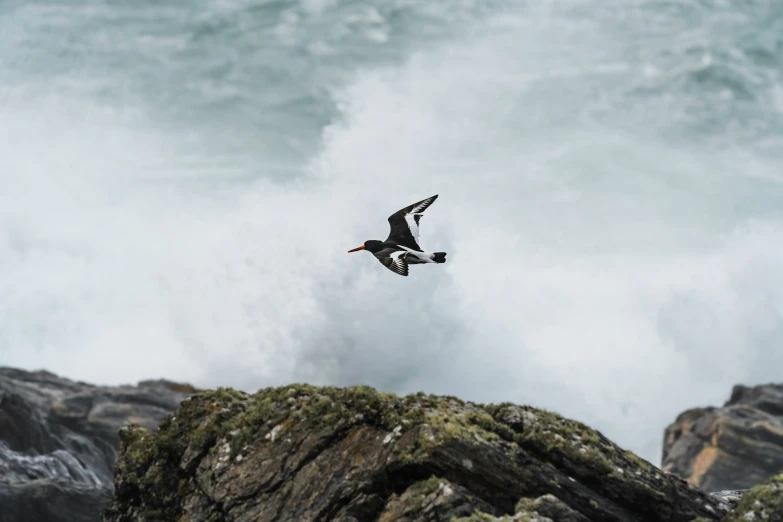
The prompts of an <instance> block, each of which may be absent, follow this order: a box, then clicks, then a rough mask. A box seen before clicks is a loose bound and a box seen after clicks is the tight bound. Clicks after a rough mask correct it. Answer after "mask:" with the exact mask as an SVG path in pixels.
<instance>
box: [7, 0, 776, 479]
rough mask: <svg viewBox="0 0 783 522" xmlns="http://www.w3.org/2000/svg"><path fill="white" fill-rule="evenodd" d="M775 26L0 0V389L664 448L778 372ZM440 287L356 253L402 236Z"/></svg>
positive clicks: (490, 9)
mask: <svg viewBox="0 0 783 522" xmlns="http://www.w3.org/2000/svg"><path fill="white" fill-rule="evenodd" d="M782 182H783V3H781V2H780V1H778V0H741V1H740V0H731V1H729V0H677V1H674V0H657V1H651V0H650V1H643V0H622V1H619V0H617V1H616V0H600V1H599V0H592V1H588V0H559V1H555V0H530V1H525V0H517V1H513V2H512V1H496V0H450V1H442V0H429V1H427V2H423V1H414V0H372V1H348V0H285V1H283V0H279V1H264V0H189V1H184V0H155V1H152V0H139V1H136V2H121V1H118V0H26V1H19V0H4V1H3V2H1V3H0V365H6V366H16V367H22V368H27V369H38V368H45V369H47V370H50V371H53V372H55V373H58V374H62V375H65V376H68V377H71V378H74V379H81V380H86V381H89V382H96V383H128V382H135V381H137V380H139V379H146V378H156V377H165V378H169V379H175V380H184V381H189V382H192V383H194V384H197V385H199V386H235V387H239V388H242V389H245V390H248V391H253V390H255V389H258V388H260V387H264V386H269V385H278V384H284V383H290V382H302V381H307V382H310V383H315V384H334V385H349V384H357V383H364V384H369V385H372V386H376V387H378V388H380V389H383V390H385V391H390V392H396V393H408V392H415V391H419V390H422V391H425V392H432V393H448V394H453V395H458V396H460V397H463V398H465V399H470V400H475V401H481V402H500V401H513V402H517V403H524V404H532V405H535V406H539V407H543V408H547V409H551V410H555V411H558V412H560V413H562V414H564V415H567V416H570V417H573V418H577V419H579V420H582V421H584V422H587V423H588V424H590V425H592V426H594V427H596V428H598V429H600V430H601V431H603V432H604V433H605V434H606V435H607V436H609V437H610V438H612V439H614V440H615V441H617V442H618V443H619V444H620V445H622V446H623V447H625V448H628V449H631V450H633V451H635V452H637V453H639V454H640V455H642V456H643V457H645V458H647V459H649V460H651V461H652V462H653V463H654V464H656V465H658V464H660V452H661V443H662V438H663V429H664V427H665V426H666V425H667V424H668V423H669V422H671V421H673V420H674V418H675V416H676V415H677V414H678V413H680V412H681V411H682V410H684V409H686V408H691V407H695V406H702V405H710V404H711V405H720V404H722V403H723V401H725V400H726V399H727V398H728V396H729V394H730V391H731V387H732V386H733V385H734V384H737V383H744V384H755V383H761V382H768V381H777V382H780V381H782V380H783V316H782V314H783V184H782ZM433 194H439V196H440V197H439V199H438V200H437V202H436V203H435V204H434V205H433V206H432V207H430V208H429V209H428V210H427V214H426V216H425V217H424V219H423V220H422V222H421V230H422V237H421V240H422V244H423V246H424V247H425V249H427V250H429V251H445V252H448V254H449V255H448V261H447V263H446V264H442V265H426V266H415V267H412V268H411V275H410V276H409V277H407V278H405V277H400V276H397V275H395V274H393V273H392V272H390V271H388V270H386V269H385V268H384V267H383V266H382V265H381V264H380V263H378V262H377V261H376V260H375V259H374V258H373V257H372V256H370V255H369V254H367V253H366V252H359V253H353V254H348V253H347V250H348V249H351V248H353V247H356V246H359V245H361V244H362V243H363V242H364V241H365V240H367V239H385V237H386V235H387V233H388V223H387V221H386V218H387V217H388V216H389V215H390V214H391V213H392V212H394V211H396V210H398V209H400V208H402V207H404V206H406V205H408V204H410V203H413V202H415V201H418V200H420V199H423V198H425V197H428V196H431V195H433Z"/></svg>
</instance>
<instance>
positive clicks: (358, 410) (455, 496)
mask: <svg viewBox="0 0 783 522" xmlns="http://www.w3.org/2000/svg"><path fill="white" fill-rule="evenodd" d="M115 486H116V495H115V498H114V500H113V502H112V505H111V506H110V508H109V509H107V511H106V513H105V514H104V520H105V521H106V522H136V521H138V522H141V521H154V520H165V521H166V522H178V521H180V522H185V521H187V522H197V521H218V520H236V521H241V520H254V521H264V520H297V521H309V520H313V521H315V520H335V521H339V520H344V521H364V520H368V521H374V520H378V521H384V522H388V521H392V520H400V521H402V520H406V521H414V520H416V521H429V520H432V521H437V520H449V519H450V518H459V517H468V518H470V517H504V516H508V517H517V518H516V519H518V520H524V518H519V517H523V516H528V518H530V517H533V516H535V517H539V519H540V520H541V522H547V518H551V517H555V518H553V519H552V520H554V521H555V522H572V521H573V522H582V521H583V520H594V521H604V520H606V521H612V522H635V521H639V522H641V521H648V520H649V521H663V520H666V521H672V522H680V521H681V522H691V521H692V520H693V519H695V518H696V517H698V516H704V517H706V518H707V519H708V520H718V519H719V517H720V516H721V515H722V514H723V513H724V512H725V508H724V507H723V505H722V504H721V503H719V502H718V501H717V500H715V499H713V498H711V497H710V496H709V495H707V494H706V493H704V492H701V491H699V490H697V489H696V488H693V487H691V486H689V485H687V484H685V483H684V482H683V481H681V480H679V479H677V478H676V477H673V476H670V475H667V474H665V473H663V472H661V471H660V470H658V469H657V468H655V467H654V466H652V465H650V464H649V463H647V462H645V461H643V460H642V459H639V458H638V457H636V456H635V455H633V454H632V453H630V452H627V451H624V450H622V449H621V448H619V447H617V446H616V445H615V444H613V443H612V442H611V441H609V440H608V439H606V438H605V437H604V436H603V435H602V434H601V433H599V432H597V431H595V430H593V429H591V428H589V427H587V426H585V425H584V424H581V423H579V422H576V421H573V420H569V419H565V418H563V417H561V416H559V415H557V414H555V413H552V412H548V411H545V410H541V409H536V408H532V407H529V406H518V405H514V404H508V403H506V404H499V405H481V404H475V403H471V402H466V401H462V400H460V399H457V398H455V397H444V396H435V395H426V394H423V393H418V394H412V395H408V396H405V397H397V396H395V395H391V394H385V393H380V392H378V391H376V390H374V389H372V388H369V387H366V386H356V387H348V388H335V387H315V386H310V385H302V384H296V385H290V386H284V387H280V388H266V389H263V390H260V391H258V392H257V393H255V394H253V395H248V394H245V393H242V392H238V391H235V390H230V389H217V390H213V391H205V392H201V393H198V394H196V395H194V396H192V397H191V398H189V399H188V400H186V401H184V402H183V403H182V406H181V407H180V409H179V410H178V411H176V412H175V413H174V414H173V415H171V416H170V417H169V418H168V419H166V420H165V421H164V422H163V423H162V425H161V426H160V430H159V432H158V434H157V435H153V434H151V433H149V432H146V431H144V430H142V429H140V428H136V427H129V428H126V429H125V430H124V431H123V435H122V448H121V451H120V461H119V463H118V467H117V474H116V477H115ZM520 499H522V500H521V501H520ZM530 499H532V500H530ZM541 517H543V518H541ZM568 517H570V518H568ZM574 517H576V518H574ZM580 517H581V518H580ZM516 519H515V520H516ZM531 520H536V519H533V518H531Z"/></svg>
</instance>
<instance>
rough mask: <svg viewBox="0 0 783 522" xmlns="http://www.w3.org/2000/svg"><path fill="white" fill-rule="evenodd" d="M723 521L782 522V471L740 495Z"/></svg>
mask: <svg viewBox="0 0 783 522" xmlns="http://www.w3.org/2000/svg"><path fill="white" fill-rule="evenodd" d="M723 522H783V473H781V474H779V475H776V476H774V477H771V478H769V479H768V480H766V481H764V482H763V483H762V484H759V485H757V486H755V487H753V488H752V489H751V490H750V491H747V492H746V493H745V494H744V495H742V498H741V499H740V501H739V503H738V505H737V507H736V509H735V510H734V511H732V512H731V513H729V514H728V515H727V516H726V518H724V519H723Z"/></svg>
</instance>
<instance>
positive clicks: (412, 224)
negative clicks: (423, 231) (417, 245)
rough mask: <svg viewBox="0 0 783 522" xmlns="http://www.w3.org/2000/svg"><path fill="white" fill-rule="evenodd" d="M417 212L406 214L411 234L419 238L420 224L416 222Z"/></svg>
mask: <svg viewBox="0 0 783 522" xmlns="http://www.w3.org/2000/svg"><path fill="white" fill-rule="evenodd" d="M415 216H416V214H405V222H406V223H408V228H409V229H410V231H411V235H412V236H413V238H414V239H419V225H417V224H416V217H415Z"/></svg>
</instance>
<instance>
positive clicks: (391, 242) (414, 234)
mask: <svg viewBox="0 0 783 522" xmlns="http://www.w3.org/2000/svg"><path fill="white" fill-rule="evenodd" d="M436 199H438V195H437V194H435V195H434V196H432V197H429V198H427V199H422V200H421V201H419V202H417V203H414V204H413V205H408V206H407V207H405V208H403V209H400V210H398V211H397V212H395V213H394V214H392V215H391V216H389V227H390V228H391V231H390V232H389V237H387V238H386V240H385V241H377V240H375V239H370V240H368V241H365V242H364V244H363V245H362V246H360V247H356V248H353V249H351V250H349V251H348V252H357V251H359V250H367V251H368V252H371V253H372V255H374V256H375V257H376V258H377V259H378V261H380V262H381V263H382V264H383V266H385V267H386V268H388V269H389V270H391V271H392V272H394V273H395V274H399V275H401V276H407V275H408V265H419V264H423V263H445V262H446V252H424V251H423V250H422V249H421V247H420V246H419V243H418V239H419V222H420V221H421V216H422V215H424V211H425V210H427V208H429V206H430V205H432V204H433V203H434V202H435V200H436Z"/></svg>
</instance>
